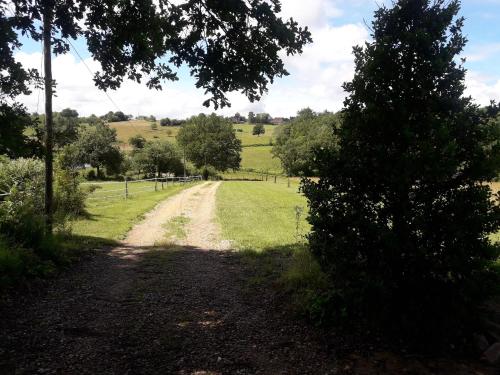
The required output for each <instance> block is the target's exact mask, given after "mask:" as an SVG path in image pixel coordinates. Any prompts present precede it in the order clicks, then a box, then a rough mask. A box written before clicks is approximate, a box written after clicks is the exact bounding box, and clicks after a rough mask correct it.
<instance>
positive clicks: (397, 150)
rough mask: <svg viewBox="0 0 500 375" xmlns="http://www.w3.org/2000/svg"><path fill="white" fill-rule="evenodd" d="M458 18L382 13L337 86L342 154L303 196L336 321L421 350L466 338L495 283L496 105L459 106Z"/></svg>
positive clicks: (451, 4)
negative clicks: (361, 325) (415, 342)
mask: <svg viewBox="0 0 500 375" xmlns="http://www.w3.org/2000/svg"><path fill="white" fill-rule="evenodd" d="M459 8H460V5H459V2H458V1H455V0H452V1H445V0H436V1H429V0H399V1H396V2H395V3H394V7H393V8H391V9H388V8H386V7H384V6H383V7H381V8H379V9H378V10H377V11H376V13H375V20H374V21H373V26H372V28H373V33H372V37H373V41H372V42H369V43H367V44H366V46H365V47H364V48H362V47H355V48H354V55H355V67H356V68H355V76H354V78H353V80H352V81H351V82H349V83H346V84H345V85H344V88H345V90H346V91H347V93H348V97H347V99H346V101H345V109H344V111H343V124H342V127H341V130H340V151H339V152H338V153H337V152H330V151H328V150H325V151H323V152H319V153H318V155H317V158H318V159H317V166H318V168H319V175H320V180H319V182H317V183H315V182H313V181H306V182H305V184H304V187H303V188H304V191H305V193H306V196H307V198H308V200H309V204H310V217H309V221H310V223H311V225H312V232H311V235H310V237H309V242H310V246H311V249H312V251H313V253H314V254H315V255H316V257H317V259H318V260H319V261H320V263H321V265H322V267H323V269H324V270H325V271H326V272H327V273H328V274H329V275H330V277H331V280H332V283H333V285H334V291H333V292H332V296H331V299H330V303H331V306H335V308H336V309H337V310H335V311H337V312H338V315H337V316H338V317H340V316H347V317H348V318H349V319H350V320H351V321H352V320H356V321H358V320H357V319H358V318H359V317H362V318H364V319H367V320H368V322H370V323H372V324H373V325H375V326H376V327H392V329H393V332H394V333H399V334H403V333H407V334H408V336H407V337H411V338H413V339H422V340H424V342H425V345H426V346H427V348H429V347H430V346H431V345H432V343H433V339H434V340H435V341H436V342H438V343H441V344H442V343H446V342H448V340H454V341H458V339H459V338H462V337H463V336H464V335H466V334H470V330H471V329H472V328H473V325H474V323H477V322H478V321H479V319H476V318H477V315H476V313H477V311H478V308H479V307H480V306H481V303H482V301H484V298H486V297H487V296H488V294H490V293H492V292H493V290H494V289H495V288H494V287H492V285H495V284H494V282H493V281H494V280H497V276H496V275H495V273H494V272H493V270H492V263H493V261H494V260H496V259H497V257H498V251H497V250H498V249H497V246H496V245H493V244H492V243H491V240H490V239H489V234H490V233H495V232H496V231H497V230H498V229H499V225H500V222H499V218H500V216H499V207H498V200H497V197H494V196H492V193H491V191H490V188H489V186H488V185H487V184H485V182H486V181H490V180H491V179H492V178H494V177H496V175H497V173H498V156H499V154H498V153H499V140H498V138H497V139H495V140H493V139H490V134H492V133H491V123H492V121H491V120H490V119H491V117H492V116H493V114H496V113H498V107H497V106H492V107H490V108H489V110H488V111H484V112H481V111H479V110H478V108H477V107H476V106H475V105H474V104H472V102H471V99H470V98H468V97H464V96H463V93H464V77H465V69H464V68H463V66H462V65H459V62H458V59H457V56H459V55H460V53H461V52H462V50H463V47H464V45H465V42H466V39H465V38H464V37H463V36H462V34H461V29H462V26H463V18H457V14H458V12H459ZM487 144H488V145H489V146H488V147H485V145H487ZM490 281H491V282H493V284H489V282H490ZM495 282H496V281H495ZM461 342H463V341H461ZM447 347H448V348H449V346H447Z"/></svg>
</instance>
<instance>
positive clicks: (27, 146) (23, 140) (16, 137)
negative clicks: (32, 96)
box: [0, 100, 41, 157]
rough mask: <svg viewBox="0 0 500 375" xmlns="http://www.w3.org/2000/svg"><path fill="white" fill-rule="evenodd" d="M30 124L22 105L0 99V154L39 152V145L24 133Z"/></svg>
mask: <svg viewBox="0 0 500 375" xmlns="http://www.w3.org/2000/svg"><path fill="white" fill-rule="evenodd" d="M30 126H33V120H32V119H31V117H30V116H29V115H28V113H27V112H26V109H25V107H24V106H22V105H21V104H18V103H14V104H12V105H9V104H7V103H5V102H2V101H1V100H0V154H4V155H8V156H10V157H20V156H29V155H37V154H40V153H41V150H40V145H39V144H38V143H37V142H35V141H34V140H31V139H29V138H28V137H27V136H26V135H25V129H26V128H28V127H30Z"/></svg>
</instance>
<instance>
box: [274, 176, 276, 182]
mask: <svg viewBox="0 0 500 375" xmlns="http://www.w3.org/2000/svg"><path fill="white" fill-rule="evenodd" d="M274 183H276V175H274Z"/></svg>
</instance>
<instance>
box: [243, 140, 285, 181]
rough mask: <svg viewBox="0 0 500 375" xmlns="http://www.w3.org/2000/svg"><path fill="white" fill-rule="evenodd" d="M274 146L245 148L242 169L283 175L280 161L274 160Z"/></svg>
mask: <svg viewBox="0 0 500 375" xmlns="http://www.w3.org/2000/svg"><path fill="white" fill-rule="evenodd" d="M271 149H272V146H259V147H244V148H243V152H242V153H241V167H242V168H243V169H253V170H255V171H264V172H268V173H278V174H279V173H282V168H281V163H280V161H279V159H277V158H273V155H272V154H271Z"/></svg>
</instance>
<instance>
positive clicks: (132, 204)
mask: <svg viewBox="0 0 500 375" xmlns="http://www.w3.org/2000/svg"><path fill="white" fill-rule="evenodd" d="M100 186H101V188H100V189H98V190H96V191H95V192H93V193H92V194H91V195H90V196H89V199H88V200H87V205H86V208H87V212H88V214H89V215H88V218H84V219H80V220H76V221H73V223H72V224H73V226H72V229H73V233H74V234H76V235H81V236H90V237H98V238H102V239H109V240H119V239H122V238H123V237H124V236H125V234H126V233H127V232H128V231H129V230H130V228H132V226H133V225H134V224H135V223H136V222H138V221H139V220H140V219H141V217H142V215H144V214H145V213H146V212H148V211H149V210H151V209H153V208H154V206H156V204H157V203H159V202H160V201H162V200H164V199H166V198H168V197H170V196H173V195H175V194H177V193H179V192H180V191H181V190H183V189H185V188H187V187H190V186H193V184H182V185H179V184H175V185H174V186H172V185H169V186H168V187H167V186H165V185H164V190H162V189H161V184H158V191H157V192H155V191H154V182H141V183H130V184H129V193H130V198H129V199H127V200H125V199H124V198H123V196H124V190H123V187H124V183H123V182H119V183H111V184H103V185H100ZM120 189H121V190H120ZM114 195H118V196H115V197H111V198H106V199H105V198H104V197H109V196H114Z"/></svg>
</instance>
